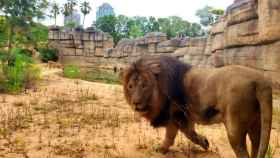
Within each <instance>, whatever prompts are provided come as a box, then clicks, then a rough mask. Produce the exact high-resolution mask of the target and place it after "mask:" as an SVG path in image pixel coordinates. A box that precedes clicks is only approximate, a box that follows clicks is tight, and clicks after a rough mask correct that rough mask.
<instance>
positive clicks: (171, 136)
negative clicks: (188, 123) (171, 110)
mask: <svg viewBox="0 0 280 158" xmlns="http://www.w3.org/2000/svg"><path fill="white" fill-rule="evenodd" d="M177 133H178V127H177V126H176V125H175V124H174V123H171V122H170V123H168V124H167V126H166V131H165V138H164V141H163V143H162V145H161V147H160V152H161V153H163V154H165V153H167V152H168V151H169V147H170V146H172V145H173V144H174V140H175V137H176V135H177Z"/></svg>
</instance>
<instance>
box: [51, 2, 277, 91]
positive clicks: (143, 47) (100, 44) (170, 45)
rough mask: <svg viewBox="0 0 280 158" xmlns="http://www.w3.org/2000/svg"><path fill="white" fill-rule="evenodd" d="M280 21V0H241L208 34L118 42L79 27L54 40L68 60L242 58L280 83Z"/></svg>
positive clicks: (105, 64) (214, 62)
mask: <svg viewBox="0 0 280 158" xmlns="http://www.w3.org/2000/svg"><path fill="white" fill-rule="evenodd" d="M279 26H280V0H235V1H234V3H233V4H232V5H231V6H229V7H228V8H227V10H226V14H225V15H224V16H223V17H222V18H221V19H220V21H219V22H218V23H216V24H215V25H214V26H213V27H212V29H211V30H210V32H209V36H208V37H201V38H174V39H171V40H167V36H166V35H165V34H163V33H159V32H154V33H148V34H147V35H145V36H144V37H142V38H138V39H133V40H131V39H123V40H121V41H120V42H119V43H118V44H117V46H116V47H115V48H113V42H112V38H111V37H110V36H108V35H107V34H104V33H98V32H94V31H88V32H85V33H82V34H83V35H80V34H79V33H77V32H75V33H72V36H70V37H69V35H66V34H63V33H62V32H59V31H58V32H53V31H50V43H53V44H54V45H55V44H58V47H57V48H60V50H61V51H60V54H61V61H62V62H63V63H76V64H79V65H82V66H87V67H101V68H109V69H112V68H119V67H123V66H124V65H126V64H127V63H130V62H132V61H134V60H136V59H137V58H139V57H141V56H143V55H161V54H168V55H172V56H176V57H178V58H179V59H180V60H182V61H184V62H187V63H190V64H192V65H194V66H197V67H220V66H224V65H230V64H240V65H245V66H250V67H254V68H257V69H261V70H264V72H265V74H266V75H268V76H269V77H271V78H272V80H273V82H274V83H275V85H279V88H280V27H279ZM57 34H59V36H60V37H59V38H58V35H57ZM81 37H82V38H81ZM101 37H102V38H101ZM73 48H74V49H73Z"/></svg>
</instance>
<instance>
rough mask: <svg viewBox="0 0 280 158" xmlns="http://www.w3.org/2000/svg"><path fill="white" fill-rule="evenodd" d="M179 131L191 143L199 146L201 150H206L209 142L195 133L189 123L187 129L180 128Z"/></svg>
mask: <svg viewBox="0 0 280 158" xmlns="http://www.w3.org/2000/svg"><path fill="white" fill-rule="evenodd" d="M180 131H181V132H182V133H184V135H185V136H186V137H187V138H188V139H190V140H191V141H192V142H193V143H195V144H197V145H200V146H201V147H202V148H203V149H205V150H208V148H209V142H208V140H207V138H206V137H204V136H202V135H200V134H198V133H196V131H195V129H194V124H193V123H191V122H189V123H188V126H187V127H180Z"/></svg>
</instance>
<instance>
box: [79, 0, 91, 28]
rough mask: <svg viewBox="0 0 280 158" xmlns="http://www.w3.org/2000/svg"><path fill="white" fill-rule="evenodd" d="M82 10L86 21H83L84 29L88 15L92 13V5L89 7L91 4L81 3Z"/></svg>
mask: <svg viewBox="0 0 280 158" xmlns="http://www.w3.org/2000/svg"><path fill="white" fill-rule="evenodd" d="M80 9H81V12H82V13H83V15H84V19H83V27H84V25H85V19H86V15H87V14H89V13H90V11H91V7H90V5H89V2H87V1H84V2H83V3H81V5H80Z"/></svg>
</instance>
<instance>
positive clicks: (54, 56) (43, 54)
mask: <svg viewBox="0 0 280 158" xmlns="http://www.w3.org/2000/svg"><path fill="white" fill-rule="evenodd" d="M38 51H39V53H40V58H41V60H42V62H44V63H47V62H48V61H57V60H58V50H57V49H50V48H39V49H38Z"/></svg>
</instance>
